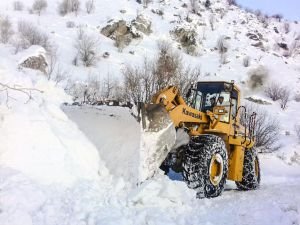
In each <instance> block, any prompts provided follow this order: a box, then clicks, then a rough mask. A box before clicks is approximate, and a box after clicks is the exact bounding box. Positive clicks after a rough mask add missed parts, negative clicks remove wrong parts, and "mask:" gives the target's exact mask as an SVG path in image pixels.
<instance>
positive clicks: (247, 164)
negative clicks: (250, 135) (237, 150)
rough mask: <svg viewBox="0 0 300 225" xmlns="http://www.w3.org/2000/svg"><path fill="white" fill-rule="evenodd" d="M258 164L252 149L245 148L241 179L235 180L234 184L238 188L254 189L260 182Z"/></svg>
mask: <svg viewBox="0 0 300 225" xmlns="http://www.w3.org/2000/svg"><path fill="white" fill-rule="evenodd" d="M260 177H261V174H260V164H259V159H258V155H257V153H256V151H255V150H254V149H250V150H246V151H245V156H244V169H243V179H242V181H237V182H235V183H236V186H237V188H238V189H239V190H243V191H248V190H254V189H257V188H258V187H259V184H260Z"/></svg>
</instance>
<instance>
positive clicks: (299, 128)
mask: <svg viewBox="0 0 300 225" xmlns="http://www.w3.org/2000/svg"><path fill="white" fill-rule="evenodd" d="M295 132H296V136H297V138H298V141H300V125H299V124H297V125H295Z"/></svg>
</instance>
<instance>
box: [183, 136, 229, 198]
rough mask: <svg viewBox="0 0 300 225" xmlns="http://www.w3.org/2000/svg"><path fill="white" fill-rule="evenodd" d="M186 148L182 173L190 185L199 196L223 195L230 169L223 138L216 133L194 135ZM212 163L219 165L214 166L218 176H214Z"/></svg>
mask: <svg viewBox="0 0 300 225" xmlns="http://www.w3.org/2000/svg"><path fill="white" fill-rule="evenodd" d="M185 148H186V150H185V154H184V157H183V162H182V165H183V172H182V175H183V179H184V181H185V182H186V183H187V185H188V187H189V188H192V189H195V190H196V191H197V197H198V198H213V197H217V196H219V195H221V193H222V191H223V190H224V186H225V183H226V177H227V171H228V156H227V151H226V147H225V143H224V141H223V140H222V138H220V137H218V136H215V135H200V136H197V137H192V138H191V140H190V142H189V144H188V145H186V146H185ZM216 159H217V160H216ZM215 163H216V164H215ZM212 165H217V166H216V167H214V168H217V170H215V171H217V172H216V173H215V174H216V176H212V174H213V173H214V172H212V173H211V171H213V169H211V168H212Z"/></svg>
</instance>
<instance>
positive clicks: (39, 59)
mask: <svg viewBox="0 0 300 225" xmlns="http://www.w3.org/2000/svg"><path fill="white" fill-rule="evenodd" d="M20 66H21V67H24V68H30V69H33V70H39V71H41V72H43V73H44V74H46V68H47V66H48V64H47V62H46V59H45V57H44V56H43V55H37V56H30V57H29V58H27V59H26V60H24V61H23V62H22V63H21V64H20Z"/></svg>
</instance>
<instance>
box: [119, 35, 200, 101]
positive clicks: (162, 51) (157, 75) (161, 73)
mask: <svg viewBox="0 0 300 225" xmlns="http://www.w3.org/2000/svg"><path fill="white" fill-rule="evenodd" d="M158 48H159V53H158V56H157V57H156V59H154V60H153V61H150V60H148V59H145V60H144V63H143V65H142V66H141V67H133V66H130V65H126V66H125V68H124V69H123V71H122V73H123V75H124V90H128V96H127V99H129V100H132V101H134V102H140V101H146V102H148V101H150V99H151V97H152V95H153V94H154V93H156V92H157V91H158V90H161V89H163V88H166V87H167V86H169V85H176V86H178V87H179V88H180V91H181V93H182V94H183V95H185V94H186V92H187V90H188V88H189V87H190V85H191V83H192V82H195V81H196V80H197V78H198V77H199V76H200V69H199V68H194V69H191V68H190V67H189V66H187V67H184V66H183V62H182V58H181V56H180V55H179V54H178V53H177V52H174V51H173V50H172V48H171V46H170V44H169V43H167V42H165V41H160V42H158Z"/></svg>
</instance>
